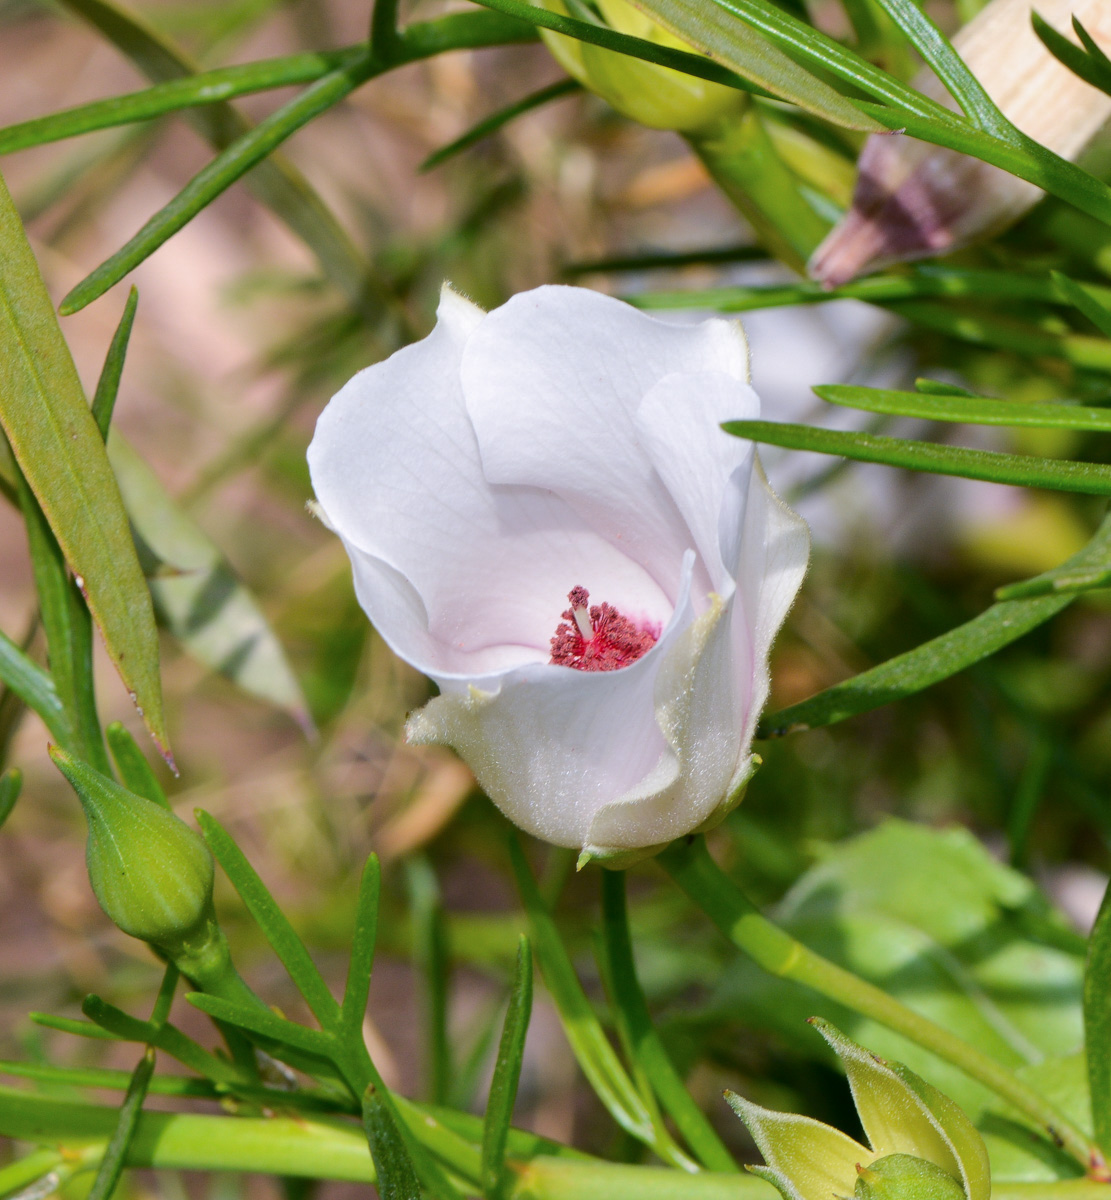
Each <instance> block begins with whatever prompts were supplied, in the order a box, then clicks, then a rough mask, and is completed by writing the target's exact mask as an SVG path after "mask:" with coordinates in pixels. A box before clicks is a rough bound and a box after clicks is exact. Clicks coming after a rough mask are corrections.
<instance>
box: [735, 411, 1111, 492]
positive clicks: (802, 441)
mask: <svg viewBox="0 0 1111 1200" xmlns="http://www.w3.org/2000/svg"><path fill="white" fill-rule="evenodd" d="M722 428H723V429H724V430H725V431H726V432H727V433H731V434H733V435H734V436H735V437H742V438H748V439H750V440H751V441H754V442H763V443H765V444H767V445H771V446H785V447H787V448H788V449H790V450H809V451H813V452H816V453H818V454H838V455H842V456H843V457H845V458H849V459H853V460H855V461H857V462H874V463H884V464H885V465H887V466H890V467H903V468H904V469H906V470H909V471H929V472H932V473H933V474H937V475H958V476H961V477H962V478H964V479H986V480H989V481H990V482H992V483H1008V484H1012V485H1014V486H1015V487H1040V488H1048V489H1050V490H1052V491H1061V492H1080V493H1083V494H1085V495H1091V496H1111V467H1108V466H1104V465H1103V464H1101V463H1088V462H1073V461H1072V460H1069V459H1056V458H1035V457H1033V456H1031V455H1025V454H1000V453H997V452H996V451H992V450H969V449H966V448H965V447H963V446H942V445H938V444H937V443H936V442H914V441H908V440H906V439H904V438H893V437H882V436H880V435H878V434H872V433H843V432H841V431H840V430H832V429H817V428H814V427H813V426H810V425H788V424H781V423H779V422H777V421H726V422H725V424H724V425H723V426H722Z"/></svg>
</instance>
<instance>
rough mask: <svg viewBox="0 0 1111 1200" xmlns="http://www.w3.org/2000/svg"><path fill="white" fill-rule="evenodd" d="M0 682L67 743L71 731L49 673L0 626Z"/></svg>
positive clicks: (57, 736) (52, 735)
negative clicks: (34, 661)
mask: <svg viewBox="0 0 1111 1200" xmlns="http://www.w3.org/2000/svg"><path fill="white" fill-rule="evenodd" d="M0 683H3V684H4V686H5V687H7V688H10V689H11V690H12V692H14V693H15V695H17V696H18V697H19V698H20V700H22V701H23V703H24V704H26V705H27V707H28V708H29V709H31V710H32V711H34V712H36V713H38V715H39V716H40V717H41V718H42V721H43V724H44V725H45V726H46V728H47V729H48V730H50V735H51V737H53V738H54V740H55V741H57V742H58V743H59V745H62V746H66V745H69V744H71V739H72V737H73V733H72V732H71V730H70V727H69V720H68V718H67V717H66V712H65V709H64V708H63V707H62V702H61V700H59V699H58V693H57V691H56V690H55V688H54V682H53V680H52V679H51V678H50V676H49V675H48V674H47V673H46V672H45V671H44V670H43V669H42V667H40V666H39V665H38V664H37V663H33V662H32V661H31V660H30V659H29V658H28V657H27V655H26V654H24V653H23V651H22V650H20V648H19V647H18V646H17V645H16V644H15V642H13V641H12V640H11V638H9V637H8V636H7V634H5V633H4V632H3V631H2V630H0Z"/></svg>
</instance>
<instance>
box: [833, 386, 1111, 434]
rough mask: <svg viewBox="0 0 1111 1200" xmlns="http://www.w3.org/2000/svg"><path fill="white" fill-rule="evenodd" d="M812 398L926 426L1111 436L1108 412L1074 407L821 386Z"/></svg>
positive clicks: (1110, 416) (1069, 405)
mask: <svg viewBox="0 0 1111 1200" xmlns="http://www.w3.org/2000/svg"><path fill="white" fill-rule="evenodd" d="M814 392H815V394H817V395H818V396H820V397H821V398H822V399H823V400H828V401H829V402H830V403H831V404H840V405H843V406H845V407H847V408H860V409H863V410H864V411H865V412H875V413H889V414H891V415H892V416H899V417H920V418H922V419H923V420H926V421H961V422H964V423H965V424H969V425H1012V426H1019V425H1026V426H1032V427H1034V428H1037V429H1082V430H1090V431H1098V432H1104V433H1111V410H1108V409H1106V408H1083V407H1081V406H1080V405H1079V404H1053V403H1041V404H1039V403H1029V404H1016V403H1012V402H1009V401H1007V400H992V399H989V398H987V397H981V396H975V397H970V396H964V395H962V396H953V395H940V396H939V395H930V394H925V395H923V393H921V392H896V391H888V390H885V389H883V388H865V387H852V386H850V385H848V384H832V383H831V384H822V385H821V386H819V387H816V388H814Z"/></svg>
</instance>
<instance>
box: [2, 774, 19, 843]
mask: <svg viewBox="0 0 1111 1200" xmlns="http://www.w3.org/2000/svg"><path fill="white" fill-rule="evenodd" d="M22 787H23V772H22V771H21V770H20V769H19V768H18V767H11V768H10V769H9V770H7V771H5V772H4V774H3V775H0V828H2V827H3V825H4V822H5V821H6V820H7V819H8V818H9V817H10V816H11V815H12V809H13V808H15V802H16V801H17V800H18V799H19V792H20V789H21V788H22Z"/></svg>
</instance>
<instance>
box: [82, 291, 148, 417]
mask: <svg viewBox="0 0 1111 1200" xmlns="http://www.w3.org/2000/svg"><path fill="white" fill-rule="evenodd" d="M138 306H139V291H138V289H137V288H132V289H131V291H130V292H128V294H127V303H126V304H125V305H124V308H123V316H121V317H120V323H119V325H117V326H116V332H115V333H114V334H113V335H112V342H111V345H110V346H109V347H108V354H107V357H106V358H105V359H104V366H103V367H102V368H101V371H100V378H99V379H98V380H97V383H96V392H95V393H94V394H93V420H94V421H96V426H97V428H98V429H99V430H100V436H101V438H102V439H103V440H104V441H107V440H108V427H109V426H110V425H111V423H112V412H113V410H114V409H115V407H116V397H117V396H118V395H119V390H120V379H121V378H122V376H123V361H124V359H125V358H126V357H127V343H128V341H130V339H131V327H132V326H133V325H134V324H135V310H136V308H137V307H138Z"/></svg>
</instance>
